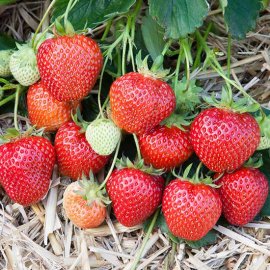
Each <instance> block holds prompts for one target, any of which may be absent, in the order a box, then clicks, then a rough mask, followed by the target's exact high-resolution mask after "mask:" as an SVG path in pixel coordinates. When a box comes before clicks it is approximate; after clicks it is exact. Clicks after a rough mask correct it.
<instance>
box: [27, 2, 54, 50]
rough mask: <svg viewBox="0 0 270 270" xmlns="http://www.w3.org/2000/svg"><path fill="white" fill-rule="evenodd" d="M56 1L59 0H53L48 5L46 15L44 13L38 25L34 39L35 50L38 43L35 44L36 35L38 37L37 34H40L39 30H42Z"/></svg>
mask: <svg viewBox="0 0 270 270" xmlns="http://www.w3.org/2000/svg"><path fill="white" fill-rule="evenodd" d="M56 1H57V0H53V1H52V2H51V4H50V5H49V6H48V8H47V10H46V12H45V13H44V15H43V17H42V19H41V21H40V23H39V25H38V27H37V29H36V31H35V34H34V36H33V39H32V47H33V49H34V50H36V46H37V43H36V44H35V39H36V37H37V34H38V32H39V30H40V28H41V26H42V24H43V22H44V21H45V19H46V17H47V16H48V15H49V12H50V10H51V9H52V7H53V6H54V4H55V2H56Z"/></svg>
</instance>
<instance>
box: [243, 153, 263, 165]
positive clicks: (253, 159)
mask: <svg viewBox="0 0 270 270" xmlns="http://www.w3.org/2000/svg"><path fill="white" fill-rule="evenodd" d="M262 165H263V159H262V155H261V154H259V155H255V156H254V157H251V158H249V160H248V161H246V162H245V164H244V167H246V168H255V169H258V168H260V167H261V166H262Z"/></svg>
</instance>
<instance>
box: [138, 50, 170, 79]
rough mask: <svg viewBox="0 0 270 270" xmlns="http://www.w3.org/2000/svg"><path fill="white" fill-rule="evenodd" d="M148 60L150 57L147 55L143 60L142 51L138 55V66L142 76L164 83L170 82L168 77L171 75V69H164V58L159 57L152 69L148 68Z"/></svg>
mask: <svg viewBox="0 0 270 270" xmlns="http://www.w3.org/2000/svg"><path fill="white" fill-rule="evenodd" d="M148 58H149V55H147V56H146V57H145V58H144V59H143V60H142V56H141V51H139V53H138V54H137V55H136V65H137V70H138V72H139V73H140V74H143V75H144V76H148V77H153V78H155V79H163V80H164V81H166V80H168V79H169V78H168V77H167V75H168V74H169V72H170V70H169V69H163V67H162V65H163V61H164V56H163V55H159V56H158V57H157V58H156V59H155V61H154V63H153V65H152V67H151V68H149V66H148Z"/></svg>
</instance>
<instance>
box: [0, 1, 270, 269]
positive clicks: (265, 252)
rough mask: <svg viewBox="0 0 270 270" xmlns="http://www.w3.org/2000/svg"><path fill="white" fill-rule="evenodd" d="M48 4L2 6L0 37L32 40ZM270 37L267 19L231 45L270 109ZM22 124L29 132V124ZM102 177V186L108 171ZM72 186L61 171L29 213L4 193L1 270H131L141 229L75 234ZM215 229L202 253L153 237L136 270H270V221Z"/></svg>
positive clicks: (211, 77) (239, 74) (216, 82)
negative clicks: (67, 198) (67, 210)
mask: <svg viewBox="0 0 270 270" xmlns="http://www.w3.org/2000/svg"><path fill="white" fill-rule="evenodd" d="M48 2H49V1H22V2H21V4H19V5H17V6H15V5H14V6H9V7H0V16H1V17H0V32H6V33H8V34H11V35H12V36H14V37H15V38H16V39H18V40H25V39H27V38H28V37H29V35H30V33H31V32H33V31H34V30H35V28H36V27H37V24H38V22H39V20H40V17H41V16H42V14H43V12H44V10H45V9H46V7H47V6H48ZM269 11H270V10H269ZM209 16H211V19H212V20H215V22H216V23H217V25H218V27H219V29H220V33H221V35H220V36H216V35H215V36H214V35H210V37H209V39H208V44H209V45H210V46H211V47H214V48H216V49H218V50H219V51H220V52H221V53H223V55H222V54H221V56H220V60H221V61H222V60H226V47H227V46H226V44H227V38H226V30H225V28H224V23H223V21H222V20H221V18H220V16H219V15H218V14H213V13H210V15H209ZM208 19H209V18H208ZM47 23H48V22H47ZM45 25H46V22H45ZM101 29H102V27H101ZM269 31H270V16H269V13H267V12H265V13H264V14H263V15H262V16H261V17H260V19H259V22H258V25H257V28H256V30H255V31H254V32H252V33H249V34H248V36H247V38H246V39H245V40H243V41H240V42H236V41H234V42H233V48H232V71H231V72H232V75H233V78H234V79H235V80H238V81H239V82H240V83H241V84H242V85H243V86H244V88H245V89H246V91H248V92H249V93H250V94H251V95H252V96H253V97H254V98H255V99H257V100H259V101H260V103H262V104H263V105H264V106H266V107H267V106H268V107H269V104H268V101H269V100H270V91H269V88H270V83H269V80H268V78H269V70H270V56H269V51H268V48H269V44H270V38H269ZM224 68H225V67H224ZM192 77H193V78H196V79H198V80H199V82H200V83H201V85H203V87H204V89H205V92H212V91H217V92H218V91H220V85H221V83H222V80H221V79H220V78H218V76H217V74H216V73H215V72H213V71H211V70H209V71H207V72H199V73H198V72H196V71H195V72H193V74H192ZM94 93H95V92H94ZM19 120H20V127H21V128H22V129H24V128H25V123H26V122H27V121H28V120H27V119H26V118H23V117H20V118H19ZM12 124H13V118H12V114H5V115H1V116H0V133H3V132H4V130H5V129H6V128H7V127H10V126H12ZM98 178H99V180H100V181H102V179H103V178H104V172H101V173H100V174H99V175H98ZM68 183H70V180H69V179H67V178H64V177H61V178H59V177H58V176H57V168H55V173H54V175H53V179H52V184H51V189H50V191H49V193H48V195H47V197H46V199H45V200H44V201H42V202H40V203H39V204H37V205H34V206H32V207H28V208H23V207H22V206H20V205H18V204H14V203H12V202H11V201H10V200H9V198H8V197H7V196H6V195H5V194H4V192H3V190H1V189H0V269H16V270H17V269H18V270H19V269H35V270H39V269H83V270H88V269H129V267H130V263H132V261H133V259H134V255H135V254H136V251H137V250H138V249H139V247H140V245H141V242H142V240H143V237H144V232H143V230H142V229H141V226H137V227H134V228H126V227H123V226H122V225H121V224H119V223H117V222H116V221H112V220H111V219H110V216H109V215H107V218H106V222H105V223H104V224H103V225H102V226H101V227H99V228H97V229H91V230H84V231H83V230H80V229H78V228H76V227H74V226H73V225H72V224H71V223H70V222H69V220H67V218H66V217H65V215H64V212H63V209H62V197H63V192H64V190H65V187H66V186H67V185H68ZM214 229H215V230H217V231H218V232H219V236H218V242H217V243H216V244H215V245H211V246H207V247H204V248H201V249H199V250H196V249H190V248H188V247H187V246H185V244H180V245H177V246H176V245H174V244H172V242H171V241H169V240H168V238H167V237H166V235H164V234H163V233H162V232H161V231H160V230H155V231H154V232H153V233H152V235H151V237H150V239H149V241H148V243H147V246H146V248H145V251H144V253H143V258H142V259H141V261H140V264H139V265H138V268H137V269H200V270H201V269H202V270H204V269H230V270H236V269H252V270H256V269H258V270H263V269H270V263H269V258H270V236H269V232H270V223H269V220H268V218H265V219H264V221H261V222H254V223H250V224H248V225H246V226H245V227H244V228H237V227H228V228H225V227H223V226H216V227H215V228H214Z"/></svg>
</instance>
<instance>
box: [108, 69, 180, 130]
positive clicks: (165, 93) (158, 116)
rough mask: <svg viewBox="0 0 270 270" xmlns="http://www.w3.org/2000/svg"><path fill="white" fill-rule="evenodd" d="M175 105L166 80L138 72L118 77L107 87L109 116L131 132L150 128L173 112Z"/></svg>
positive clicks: (173, 96)
mask: <svg viewBox="0 0 270 270" xmlns="http://www.w3.org/2000/svg"><path fill="white" fill-rule="evenodd" d="M175 104H176V102H175V95H174V92H173V90H172V88H171V87H170V86H169V85H168V84H167V83H166V82H163V81H161V80H159V79H155V78H153V77H150V76H145V75H143V74H140V73H137V72H131V73H128V74H125V75H123V76H121V77H120V78H118V79H117V80H115V81H114V82H113V84H112V86H111V88H110V105H111V113H112V118H113V120H114V122H115V123H116V124H117V125H118V126H119V127H120V128H122V129H124V130H126V131H127V132H130V133H135V134H142V133H144V132H146V131H148V130H150V129H152V128H153V127H155V126H156V125H158V124H159V123H160V122H161V121H162V120H164V119H165V118H167V117H168V116H169V115H170V114H171V113H172V112H173V110H174V108H175Z"/></svg>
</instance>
